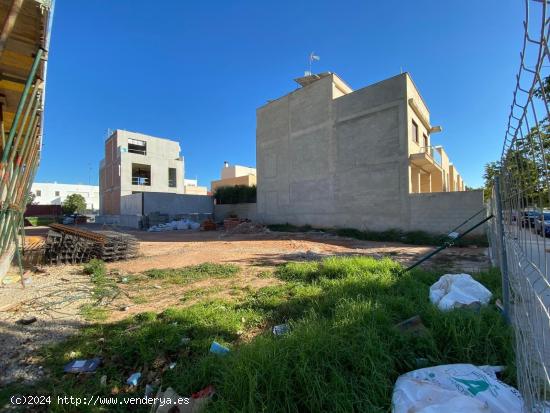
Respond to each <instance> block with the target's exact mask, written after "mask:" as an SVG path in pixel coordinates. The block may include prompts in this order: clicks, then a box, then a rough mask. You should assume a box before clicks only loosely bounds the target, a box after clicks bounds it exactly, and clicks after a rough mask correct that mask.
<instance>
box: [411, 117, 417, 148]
mask: <svg viewBox="0 0 550 413" xmlns="http://www.w3.org/2000/svg"><path fill="white" fill-rule="evenodd" d="M412 136H413V140H414V141H415V142H416V143H418V125H417V124H416V122H415V121H414V120H413V121H412Z"/></svg>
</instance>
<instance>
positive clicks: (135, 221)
mask: <svg viewBox="0 0 550 413" xmlns="http://www.w3.org/2000/svg"><path fill="white" fill-rule="evenodd" d="M142 219H143V217H142V216H141V215H98V216H97V217H96V218H95V222H96V224H105V225H118V226H121V227H126V228H133V229H140V228H141V222H142Z"/></svg>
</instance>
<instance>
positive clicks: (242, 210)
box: [214, 203, 257, 222]
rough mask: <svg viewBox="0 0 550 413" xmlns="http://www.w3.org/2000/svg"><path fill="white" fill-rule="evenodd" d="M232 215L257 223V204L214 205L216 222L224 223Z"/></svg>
mask: <svg viewBox="0 0 550 413" xmlns="http://www.w3.org/2000/svg"><path fill="white" fill-rule="evenodd" d="M230 215H237V217H239V218H243V219H249V220H251V221H256V219H257V209H256V204H255V203H249V204H223V205H214V219H215V220H216V222H218V221H223V220H224V219H225V218H227V217H228V216H230Z"/></svg>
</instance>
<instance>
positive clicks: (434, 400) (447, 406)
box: [392, 364, 525, 413]
mask: <svg viewBox="0 0 550 413" xmlns="http://www.w3.org/2000/svg"><path fill="white" fill-rule="evenodd" d="M523 406H524V405H523V398H522V397H521V394H520V393H519V392H518V391H517V390H516V389H515V388H513V387H511V386H508V385H507V384H505V383H503V382H501V381H499V380H498V379H497V378H496V376H495V374H494V370H492V369H491V368H490V367H489V368H486V369H481V368H479V367H476V366H474V365H472V364H447V365H442V366H434V367H427V368H424V369H419V370H414V371H411V372H409V373H406V374H403V375H402V376H399V378H398V379H397V381H396V382H395V387H394V389H393V396H392V412H393V413H411V412H414V413H443V412H444V413H454V412H468V413H516V412H519V413H521V412H524V411H525V410H524V407H523Z"/></svg>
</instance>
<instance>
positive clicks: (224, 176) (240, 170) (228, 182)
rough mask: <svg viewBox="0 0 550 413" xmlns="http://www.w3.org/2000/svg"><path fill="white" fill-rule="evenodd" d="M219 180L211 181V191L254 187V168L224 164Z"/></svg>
mask: <svg viewBox="0 0 550 413" xmlns="http://www.w3.org/2000/svg"><path fill="white" fill-rule="evenodd" d="M220 175H221V179H218V180H217V181H212V183H211V187H210V188H211V190H212V192H214V191H215V190H216V189H217V188H221V187H222V186H237V185H245V186H254V185H256V168H250V167H248V166H242V165H229V163H228V162H225V163H224V165H223V168H222V170H221V173H220Z"/></svg>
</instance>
